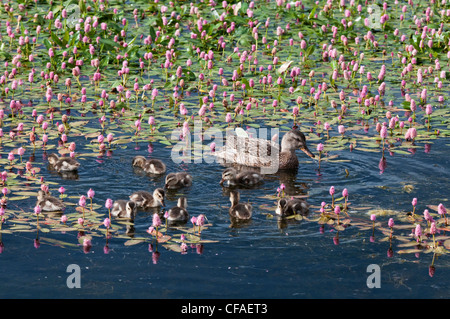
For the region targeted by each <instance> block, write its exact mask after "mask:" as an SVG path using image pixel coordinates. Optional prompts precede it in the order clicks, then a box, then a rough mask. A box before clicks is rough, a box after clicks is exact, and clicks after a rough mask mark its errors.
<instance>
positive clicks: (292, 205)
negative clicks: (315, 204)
mask: <svg viewBox="0 0 450 319" xmlns="http://www.w3.org/2000/svg"><path fill="white" fill-rule="evenodd" d="M275 212H276V214H277V215H280V216H283V217H285V216H291V215H303V216H306V215H307V214H308V213H309V204H308V203H307V202H306V201H304V200H303V199H300V198H291V199H285V198H282V199H280V200H279V201H278V205H277V209H276V211H275Z"/></svg>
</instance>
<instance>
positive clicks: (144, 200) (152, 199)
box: [130, 188, 165, 209]
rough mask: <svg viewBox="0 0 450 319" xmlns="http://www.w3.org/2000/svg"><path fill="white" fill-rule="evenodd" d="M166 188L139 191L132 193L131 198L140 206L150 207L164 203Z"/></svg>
mask: <svg viewBox="0 0 450 319" xmlns="http://www.w3.org/2000/svg"><path fill="white" fill-rule="evenodd" d="M164 196H165V193H164V190H163V189H162V188H157V189H155V190H154V191H153V194H152V193H149V192H146V191H137V192H134V193H133V194H131V195H130V200H131V201H133V202H135V203H136V205H137V207H138V208H141V209H148V208H154V207H159V206H165V205H164Z"/></svg>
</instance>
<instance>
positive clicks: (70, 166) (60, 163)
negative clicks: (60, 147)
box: [47, 154, 80, 172]
mask: <svg viewBox="0 0 450 319" xmlns="http://www.w3.org/2000/svg"><path fill="white" fill-rule="evenodd" d="M47 159H48V162H49V164H50V166H52V167H53V169H55V170H56V171H57V172H74V171H76V170H78V167H80V163H79V162H78V161H77V160H76V159H74V158H72V157H68V156H63V157H58V155H56V154H50V155H49V156H48V157H47Z"/></svg>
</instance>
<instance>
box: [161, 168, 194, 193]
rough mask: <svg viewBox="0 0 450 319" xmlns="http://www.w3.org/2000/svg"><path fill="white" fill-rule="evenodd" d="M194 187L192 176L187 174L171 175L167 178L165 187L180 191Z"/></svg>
mask: <svg viewBox="0 0 450 319" xmlns="http://www.w3.org/2000/svg"><path fill="white" fill-rule="evenodd" d="M191 185H192V176H191V175H190V174H189V173H186V172H177V173H170V174H168V175H167V176H166V182H165V185H164V187H165V188H167V189H178V188H181V187H189V186H191Z"/></svg>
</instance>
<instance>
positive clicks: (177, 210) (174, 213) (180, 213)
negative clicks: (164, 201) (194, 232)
mask: <svg viewBox="0 0 450 319" xmlns="http://www.w3.org/2000/svg"><path fill="white" fill-rule="evenodd" d="M186 207H187V199H186V197H180V198H178V203H177V206H175V207H172V208H171V209H169V211H168V214H169V216H168V217H167V220H168V221H169V222H170V223H186V222H187V221H188V219H189V213H188V212H187V210H186Z"/></svg>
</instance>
